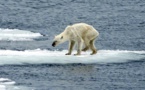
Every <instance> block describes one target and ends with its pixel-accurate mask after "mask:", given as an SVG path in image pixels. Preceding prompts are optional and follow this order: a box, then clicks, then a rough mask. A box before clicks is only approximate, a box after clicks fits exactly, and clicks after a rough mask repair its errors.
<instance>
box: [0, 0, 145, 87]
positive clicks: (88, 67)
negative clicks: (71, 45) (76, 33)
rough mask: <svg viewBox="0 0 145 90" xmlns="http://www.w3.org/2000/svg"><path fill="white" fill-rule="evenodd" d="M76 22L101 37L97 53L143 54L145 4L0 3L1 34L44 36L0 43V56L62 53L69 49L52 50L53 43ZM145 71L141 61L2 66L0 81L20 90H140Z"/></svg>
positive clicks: (138, 0)
mask: <svg viewBox="0 0 145 90" xmlns="http://www.w3.org/2000/svg"><path fill="white" fill-rule="evenodd" d="M79 22H84V23H88V24H90V25H92V26H94V27H95V28H96V29H97V30H98V31H99V33H100V36H99V38H98V40H97V41H96V43H95V45H96V47H97V48H98V50H127V51H144V50H145V1H144V0H0V28H3V29H7V28H8V29H12V30H13V29H19V30H25V31H31V32H34V33H40V34H42V35H43V37H40V38H37V39H34V40H33V41H9V40H8V41H7V40H3V41H0V50H15V51H24V50H35V49H40V50H50V51H53V50H59V51H62V50H66V49H67V45H68V43H64V44H62V45H59V46H58V47H55V48H53V47H52V46H51V43H52V41H53V38H54V36H55V35H57V34H59V33H60V32H62V31H63V30H64V29H65V27H66V26H67V25H71V24H73V23H79ZM142 55H144V54H142ZM130 57H132V56H130ZM106 60H108V59H107V58H106ZM144 68H145V58H142V59H141V60H137V61H135V60H134V61H130V62H125V63H117V64H116V63H107V64H97V63H94V64H63V65H62V64H48V63H47V64H45V63H44V64H27V63H25V64H24V65H15V64H11V65H1V66H0V78H8V79H11V80H12V81H15V82H16V83H15V84H14V86H17V87H20V89H18V90H144V89H145V72H144ZM22 88H23V89H22ZM8 90H12V89H8ZM13 90H17V89H13Z"/></svg>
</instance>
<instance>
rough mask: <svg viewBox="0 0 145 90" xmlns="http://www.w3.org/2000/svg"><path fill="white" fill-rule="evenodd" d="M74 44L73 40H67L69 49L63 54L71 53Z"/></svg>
mask: <svg viewBox="0 0 145 90" xmlns="http://www.w3.org/2000/svg"><path fill="white" fill-rule="evenodd" d="M74 45H75V41H72V40H71V41H69V49H68V53H66V54H65V55H71V53H72V50H73V47H74Z"/></svg>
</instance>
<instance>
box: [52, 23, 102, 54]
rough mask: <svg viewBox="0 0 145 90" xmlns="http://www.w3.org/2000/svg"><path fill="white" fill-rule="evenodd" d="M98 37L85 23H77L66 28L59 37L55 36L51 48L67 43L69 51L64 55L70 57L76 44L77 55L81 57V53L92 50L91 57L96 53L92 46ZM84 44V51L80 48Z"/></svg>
mask: <svg viewBox="0 0 145 90" xmlns="http://www.w3.org/2000/svg"><path fill="white" fill-rule="evenodd" d="M98 36H99V32H98V31H97V30H96V29H95V28H94V27H93V26H91V25H88V24H86V23H77V24H73V25H71V26H67V27H66V28H65V30H64V31H63V32H62V33H60V34H59V35H57V36H55V38H54V41H53V43H52V46H53V47H55V46H57V45H59V44H61V43H63V42H65V41H69V49H68V53H66V55H71V53H72V50H73V47H74V45H75V43H77V53H76V54H75V55H81V51H87V50H88V49H91V50H92V53H91V55H93V54H96V53H97V49H96V47H95V45H94V42H95V39H96V38H97V37H98ZM83 44H84V46H85V47H84V49H82V46H83Z"/></svg>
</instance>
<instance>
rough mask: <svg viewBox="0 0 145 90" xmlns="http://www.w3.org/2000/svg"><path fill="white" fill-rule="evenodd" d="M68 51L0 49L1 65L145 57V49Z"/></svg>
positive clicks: (96, 61)
mask: <svg viewBox="0 0 145 90" xmlns="http://www.w3.org/2000/svg"><path fill="white" fill-rule="evenodd" d="M66 52H67V51H66V50H63V51H49V50H40V49H37V50H25V51H12V50H0V65H5V64H70V63H82V64H95V63H98V64H106V63H122V62H127V61H132V60H141V59H144V58H145V51H127V50H126V51H125V50H99V51H98V53H97V54H96V55H89V54H90V52H83V53H82V55H80V56H74V55H69V56H67V55H65V53H66ZM74 52H76V51H74Z"/></svg>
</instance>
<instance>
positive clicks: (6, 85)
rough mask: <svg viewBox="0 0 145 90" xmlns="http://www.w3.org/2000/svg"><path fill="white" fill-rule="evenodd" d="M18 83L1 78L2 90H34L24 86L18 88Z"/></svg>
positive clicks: (0, 85) (0, 88) (0, 89)
mask: <svg viewBox="0 0 145 90" xmlns="http://www.w3.org/2000/svg"><path fill="white" fill-rule="evenodd" d="M15 84H16V82H15V81H12V80H11V79H8V78H0V90H33V89H30V88H28V87H24V86H16V85H15Z"/></svg>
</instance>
